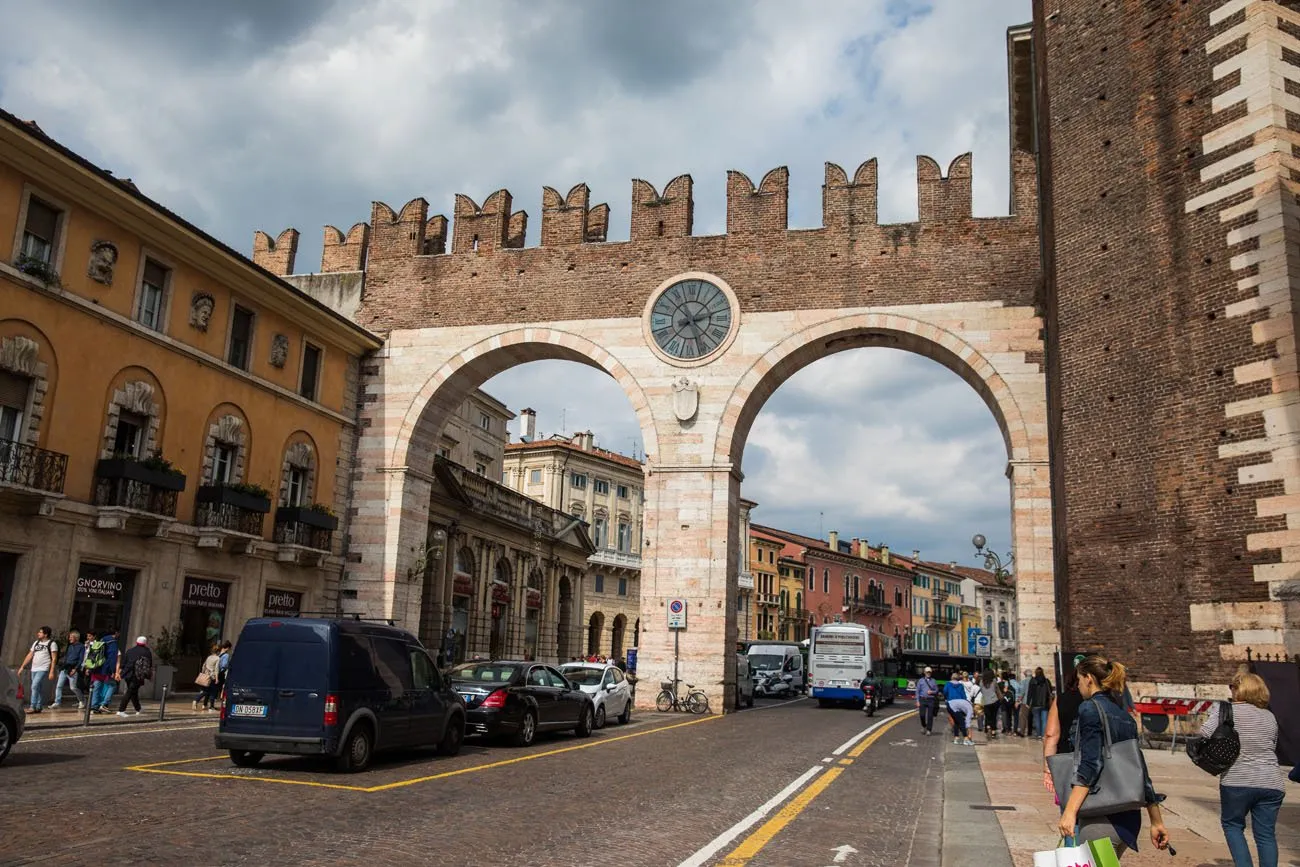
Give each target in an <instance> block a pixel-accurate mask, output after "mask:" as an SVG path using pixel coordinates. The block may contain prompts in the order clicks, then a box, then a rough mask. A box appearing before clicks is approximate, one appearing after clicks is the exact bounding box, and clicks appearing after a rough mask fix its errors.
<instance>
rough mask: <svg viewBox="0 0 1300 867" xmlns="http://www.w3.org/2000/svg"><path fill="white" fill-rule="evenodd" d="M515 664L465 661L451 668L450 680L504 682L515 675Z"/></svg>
mask: <svg viewBox="0 0 1300 867" xmlns="http://www.w3.org/2000/svg"><path fill="white" fill-rule="evenodd" d="M515 669H516V666H513V665H502V664H501V663H499V662H467V663H465V664H464V665H459V666H457V667H456V668H453V669H452V670H451V679H452V680H472V681H476V682H479V683H505V682H506V681H508V680H510V679H511V678H512V677H514V676H515Z"/></svg>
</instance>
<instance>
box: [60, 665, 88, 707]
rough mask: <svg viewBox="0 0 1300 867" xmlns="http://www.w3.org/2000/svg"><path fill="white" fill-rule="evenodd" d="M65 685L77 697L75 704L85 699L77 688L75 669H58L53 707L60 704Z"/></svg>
mask: <svg viewBox="0 0 1300 867" xmlns="http://www.w3.org/2000/svg"><path fill="white" fill-rule="evenodd" d="M65 686H66V687H68V688H69V689H71V690H72V694H73V695H75V696H76V697H77V704H82V703H84V702H85V700H86V699H85V697H84V696H83V695H82V693H81V690H80V689H78V688H77V673H76V672H75V671H60V672H59V682H58V684H57V685H56V686H55V687H54V706H55V707H58V706H60V705H61V704H63V688H64V687H65Z"/></svg>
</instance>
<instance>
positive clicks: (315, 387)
mask: <svg viewBox="0 0 1300 867" xmlns="http://www.w3.org/2000/svg"><path fill="white" fill-rule="evenodd" d="M309 346H310V347H311V348H312V349H315V350H316V381H315V382H314V383H312V396H311V397H310V398H309V397H306V396H304V395H303V393H302V374H303V368H304V367H306V365H307V347H309ZM324 379H325V346H324V344H323V343H321V342H319V341H316V340H312V339H311V337H310V336H308V335H306V334H304V335H303V336H302V341H301V343H300V344H299V346H298V375H297V376H295V377H294V385H295V388H294V391H295V392H296V393H297V394H298V396H299V397H301V398H302V399H303V400H310V401H311V402H312V403H323V401H322V400H321V382H322V381H324Z"/></svg>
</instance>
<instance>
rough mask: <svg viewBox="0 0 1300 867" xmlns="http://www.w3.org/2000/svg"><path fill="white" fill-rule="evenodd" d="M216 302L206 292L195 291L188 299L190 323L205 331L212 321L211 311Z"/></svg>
mask: <svg viewBox="0 0 1300 867" xmlns="http://www.w3.org/2000/svg"><path fill="white" fill-rule="evenodd" d="M216 306H217V302H216V301H214V300H213V298H212V296H211V295H209V294H208V293H206V292H195V293H194V297H193V298H192V299H190V325H191V326H192V327H194V328H197V329H198V330H199V331H207V330H208V323H209V322H211V321H212V311H213V309H214V308H215V307H216Z"/></svg>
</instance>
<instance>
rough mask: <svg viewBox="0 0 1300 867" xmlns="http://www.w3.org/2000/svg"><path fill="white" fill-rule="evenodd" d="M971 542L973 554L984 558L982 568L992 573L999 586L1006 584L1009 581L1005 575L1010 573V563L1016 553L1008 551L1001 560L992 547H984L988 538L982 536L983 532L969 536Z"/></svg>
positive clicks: (1014, 558) (1012, 561) (1013, 560)
mask: <svg viewBox="0 0 1300 867" xmlns="http://www.w3.org/2000/svg"><path fill="white" fill-rule="evenodd" d="M970 541H971V544H972V545H974V546H975V556H976V557H983V558H984V568H985V569H987V570H989V571H990V572H992V573H993V580H995V581H997V582H998V584H999V585H1000V586H1003V587H1005V586H1007V584H1008V583H1009V582H1008V581H1007V577H1008V576H1009V575H1010V574H1011V564H1013V563H1014V562H1015V560H1016V555H1015V554H1011V553H1008V554H1007V556H1006V559H1005V560H1003V559H1002V558H1001V557H999V556H998V553H997V552H996V551H994V550H993V549H992V548H988V549H987V550H986V549H985V546H986V545H988V541H989V540H988V539H986V538H984V534H983V533H976V534H975V535H974V536H972V537H971V540H970Z"/></svg>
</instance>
